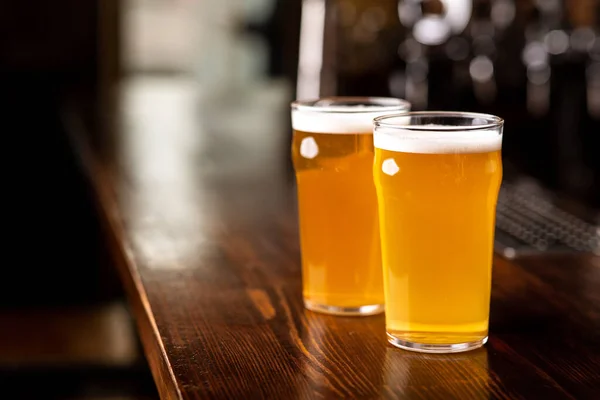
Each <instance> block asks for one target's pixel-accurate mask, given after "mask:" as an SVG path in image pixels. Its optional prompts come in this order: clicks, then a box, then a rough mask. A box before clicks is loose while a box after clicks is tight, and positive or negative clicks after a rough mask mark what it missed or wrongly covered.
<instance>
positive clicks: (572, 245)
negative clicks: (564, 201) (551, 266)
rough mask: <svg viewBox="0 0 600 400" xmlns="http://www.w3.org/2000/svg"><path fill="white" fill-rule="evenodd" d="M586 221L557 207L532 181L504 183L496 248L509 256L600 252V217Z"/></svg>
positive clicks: (497, 222) (548, 195) (551, 198)
mask: <svg viewBox="0 0 600 400" xmlns="http://www.w3.org/2000/svg"><path fill="white" fill-rule="evenodd" d="M593 220H594V222H593V223H591V222H587V221H585V220H583V219H581V218H578V217H576V216H575V215H573V214H571V213H569V212H567V211H565V210H564V209H562V208H560V207H558V206H557V205H556V204H555V202H554V199H553V196H552V195H551V194H549V193H548V192H546V191H544V190H543V189H542V188H540V187H539V186H538V185H536V184H532V183H530V182H523V183H504V184H503V185H502V188H501V189H500V195H499V197H498V207H497V213H496V237H495V241H496V242H495V250H496V252H497V253H500V254H502V255H504V256H505V257H508V258H513V257H515V256H517V255H524V254H535V253H545V252H562V253H565V252H569V253H577V252H581V253H594V254H599V255H600V227H599V216H598V214H596V215H595V216H594V219H593Z"/></svg>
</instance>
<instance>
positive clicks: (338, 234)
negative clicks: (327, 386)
mask: <svg viewBox="0 0 600 400" xmlns="http://www.w3.org/2000/svg"><path fill="white" fill-rule="evenodd" d="M409 108H410V105H409V103H407V102H405V101H403V100H399V99H391V98H343V97H341V98H340V97H338V98H323V99H320V100H315V101H297V102H294V103H292V125H293V128H294V138H293V143H292V158H293V162H294V167H295V170H296V182H297V187H298V210H299V218H300V245H301V249H302V280H303V294H304V304H305V306H306V308H308V309H310V310H313V311H319V312H325V313H329V314H340V315H369V314H376V313H379V312H382V311H383V309H384V306H383V304H384V301H383V282H382V273H381V249H380V242H379V226H378V220H377V200H376V196H375V186H374V185H373V175H372V170H373V118H375V117H377V116H381V115H383V114H389V113H398V112H401V111H404V110H408V109H409Z"/></svg>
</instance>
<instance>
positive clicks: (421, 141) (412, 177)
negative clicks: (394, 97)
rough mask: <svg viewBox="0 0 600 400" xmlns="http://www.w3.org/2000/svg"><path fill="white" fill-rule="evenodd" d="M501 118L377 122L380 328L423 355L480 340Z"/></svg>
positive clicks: (431, 115)
mask: <svg viewBox="0 0 600 400" xmlns="http://www.w3.org/2000/svg"><path fill="white" fill-rule="evenodd" d="M503 123H504V122H503V120H502V119H500V118H498V117H495V116H492V115H486V114H475V113H458V112H410V113H405V114H403V115H388V116H382V117H380V118H376V119H375V121H374V143H375V162H374V165H373V173H374V182H375V187H376V190H377V199H378V206H379V207H378V209H379V224H380V229H381V247H382V263H383V274H384V292H385V303H386V331H387V335H388V340H389V341H390V343H392V344H393V345H395V346H397V347H400V348H403V349H406V350H414V351H421V352H430V353H452V352H460V351H467V350H471V349H475V348H478V347H481V346H482V345H483V344H485V342H486V341H487V337H488V320H489V302H490V287H491V276H492V254H493V245H494V223H495V214H496V202H497V198H498V190H499V188H500V183H501V181H502V161H501V154H500V152H501V148H502V130H503Z"/></svg>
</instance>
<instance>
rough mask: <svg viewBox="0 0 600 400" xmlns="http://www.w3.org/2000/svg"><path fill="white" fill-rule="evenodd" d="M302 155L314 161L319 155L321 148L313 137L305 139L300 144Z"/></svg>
mask: <svg viewBox="0 0 600 400" xmlns="http://www.w3.org/2000/svg"><path fill="white" fill-rule="evenodd" d="M300 154H301V155H302V157H304V158H308V159H311V160H312V159H313V158H315V157H316V156H317V154H319V146H318V145H317V142H316V141H315V139H314V138H313V137H312V136H309V137H305V138H304V139H303V140H302V143H301V144H300Z"/></svg>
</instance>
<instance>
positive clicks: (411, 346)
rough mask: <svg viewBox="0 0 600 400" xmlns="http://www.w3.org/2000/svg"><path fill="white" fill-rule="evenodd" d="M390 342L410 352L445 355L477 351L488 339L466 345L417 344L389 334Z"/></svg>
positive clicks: (466, 343)
mask: <svg viewBox="0 0 600 400" xmlns="http://www.w3.org/2000/svg"><path fill="white" fill-rule="evenodd" d="M387 336H388V342H390V343H391V344H393V345H394V346H396V347H399V348H401V349H403V350H408V351H416V352H419V353H437V354H445V353H462V352H463V351H470V350H475V349H478V348H480V347H481V346H483V345H484V344H486V343H487V341H488V337H487V336H485V337H484V338H482V339H480V340H475V341H473V342H465V343H454V344H450V343H447V344H446V343H435V344H431V343H429V344H428V343H416V342H410V341H407V340H402V339H398V338H397V337H395V336H393V335H391V334H390V333H388V334H387Z"/></svg>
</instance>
